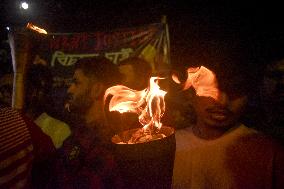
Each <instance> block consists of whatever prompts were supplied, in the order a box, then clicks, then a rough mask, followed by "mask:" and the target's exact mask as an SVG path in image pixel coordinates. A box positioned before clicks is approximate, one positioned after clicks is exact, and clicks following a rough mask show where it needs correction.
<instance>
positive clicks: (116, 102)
mask: <svg viewBox="0 0 284 189" xmlns="http://www.w3.org/2000/svg"><path fill="white" fill-rule="evenodd" d="M160 79H164V78H160V77H151V78H150V86H149V87H148V88H146V89H144V90H142V91H137V90H133V89H130V88H128V87H126V86H123V85H116V86H113V87H110V88H108V89H107V90H106V92H105V96H104V100H105V101H106V99H107V97H108V96H109V95H112V97H111V99H110V102H109V111H118V112H120V113H124V112H132V113H136V114H138V119H139V122H140V123H141V124H142V125H143V129H142V132H144V133H147V134H148V135H152V134H155V133H158V131H159V129H160V128H161V127H162V123H161V117H162V116H163V114H164V112H165V101H164V96H165V95H166V93H167V92H165V91H163V90H161V89H160V87H159V85H158V80H160ZM136 134H138V133H136Z"/></svg>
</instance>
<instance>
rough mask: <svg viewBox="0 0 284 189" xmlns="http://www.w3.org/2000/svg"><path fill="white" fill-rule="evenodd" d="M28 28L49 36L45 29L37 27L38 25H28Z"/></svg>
mask: <svg viewBox="0 0 284 189" xmlns="http://www.w3.org/2000/svg"><path fill="white" fill-rule="evenodd" d="M26 27H27V28H29V29H31V30H34V31H36V32H38V33H42V34H47V32H46V31H45V30H44V29H42V28H40V27H37V26H36V25H33V24H32V23H28V24H27V26H26Z"/></svg>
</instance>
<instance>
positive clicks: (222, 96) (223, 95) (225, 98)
mask: <svg viewBox="0 0 284 189" xmlns="http://www.w3.org/2000/svg"><path fill="white" fill-rule="evenodd" d="M217 101H218V103H220V104H221V105H223V106H226V105H227V104H228V102H229V97H228V95H227V94H226V93H224V92H222V91H220V93H219V96H218V99H217Z"/></svg>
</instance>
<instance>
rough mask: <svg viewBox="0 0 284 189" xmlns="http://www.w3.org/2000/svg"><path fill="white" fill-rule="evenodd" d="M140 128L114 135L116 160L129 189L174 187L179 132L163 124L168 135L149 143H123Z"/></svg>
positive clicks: (162, 131) (164, 132)
mask: <svg viewBox="0 0 284 189" xmlns="http://www.w3.org/2000/svg"><path fill="white" fill-rule="evenodd" d="M136 131H137V129H131V130H127V131H123V132H121V133H119V134H117V135H115V136H114V137H112V142H113V144H114V147H115V159H116V161H117V163H118V167H119V170H120V174H121V176H122V179H123V181H124V184H125V187H126V188H135V189H138V188H147V189H151V188H153V189H154V188H171V184H172V174H173V165H174V157H175V149H176V140H175V131H174V129H173V128H172V127H167V126H163V127H162V128H161V130H160V133H162V134H164V135H165V136H166V137H164V138H161V139H158V140H153V141H149V142H145V143H136V144H125V143H124V144H121V142H126V141H128V140H129V139H130V138H131V136H132V134H133V133H134V132H136Z"/></svg>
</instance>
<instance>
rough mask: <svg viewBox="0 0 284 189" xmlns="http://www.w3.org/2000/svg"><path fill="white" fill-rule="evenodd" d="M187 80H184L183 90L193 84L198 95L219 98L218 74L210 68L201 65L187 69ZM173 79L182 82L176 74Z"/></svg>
mask: <svg viewBox="0 0 284 189" xmlns="http://www.w3.org/2000/svg"><path fill="white" fill-rule="evenodd" d="M187 74H188V76H187V80H186V81H185V82H184V84H183V85H184V86H183V90H187V89H189V88H190V87H191V86H192V87H193V88H194V89H195V91H196V94H197V95H198V96H206V97H212V98H214V99H215V100H217V99H218V97H219V95H220V92H219V89H218V84H217V79H216V75H215V74H214V73H213V72H212V71H211V70H209V69H208V68H206V67H204V66H201V67H197V68H188V69H187ZM172 78H173V80H174V81H175V82H176V83H178V84H180V83H181V82H180V81H179V80H178V78H177V76H176V75H172Z"/></svg>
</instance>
